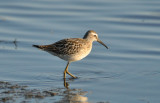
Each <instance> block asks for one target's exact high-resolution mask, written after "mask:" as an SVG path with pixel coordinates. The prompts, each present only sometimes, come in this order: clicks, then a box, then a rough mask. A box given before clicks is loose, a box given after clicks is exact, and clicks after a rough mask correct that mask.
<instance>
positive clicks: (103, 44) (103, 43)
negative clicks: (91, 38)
mask: <svg viewBox="0 0 160 103" xmlns="http://www.w3.org/2000/svg"><path fill="white" fill-rule="evenodd" d="M97 42H99V43H100V44H102V45H103V46H105V47H106V48H107V49H108V46H107V45H106V44H104V43H103V42H102V41H101V40H99V39H98V40H97Z"/></svg>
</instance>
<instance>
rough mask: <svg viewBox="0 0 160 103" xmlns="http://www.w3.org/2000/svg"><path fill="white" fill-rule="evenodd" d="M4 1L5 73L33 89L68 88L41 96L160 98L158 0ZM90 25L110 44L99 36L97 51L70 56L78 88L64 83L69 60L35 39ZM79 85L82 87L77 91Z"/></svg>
mask: <svg viewBox="0 0 160 103" xmlns="http://www.w3.org/2000/svg"><path fill="white" fill-rule="evenodd" d="M0 2H1V3H0V58H1V59H0V80H1V81H9V82H14V83H18V84H22V85H27V86H29V88H31V89H32V88H33V89H34V88H36V89H37V88H38V89H50V88H52V89H61V88H62V89H61V91H62V92H60V94H61V95H59V96H55V97H53V98H45V99H40V100H39V102H41V103H43V102H64V101H68V102H69V101H78V100H73V98H71V97H75V98H80V99H81V100H84V101H86V100H87V101H86V102H89V103H96V102H107V103H108V102H109V103H159V102H160V98H159V95H160V92H159V89H160V82H159V78H160V69H159V68H160V64H159V62H160V47H159V44H160V13H159V11H160V6H159V5H160V1H159V0H134V1H133V0H98V1H97V0H92V1H89V0H81V1H74V0H68V1H65V0H54V1H52V0H27V1H25V0H14V1H13V0H4V1H0ZM90 29H93V30H95V31H96V32H97V33H98V34H99V38H100V39H101V40H102V41H103V42H104V43H105V44H107V46H108V47H109V49H108V50H107V49H106V48H104V47H103V46H102V45H100V44H98V43H96V42H95V43H94V44H93V49H92V52H91V53H90V55H88V56H87V57H86V58H85V59H83V60H81V61H78V62H74V63H71V64H70V66H69V71H70V72H71V73H73V74H74V75H76V76H78V77H79V78H78V79H75V80H72V79H67V80H66V81H67V82H68V84H69V88H70V89H71V91H72V92H71V91H68V90H67V89H65V88H64V86H63V70H64V68H65V66H66V64H67V62H66V61H63V60H61V59H59V58H57V57H55V56H52V55H50V54H48V53H47V52H44V51H41V50H38V49H36V48H33V47H32V44H50V43H53V42H56V41H58V40H60V39H63V38H70V37H77V38H80V37H83V35H84V33H85V32H86V31H87V30H90ZM67 78H69V76H67ZM65 91H67V92H65ZM73 92H74V93H75V94H77V95H76V96H71V97H70V95H71V94H73ZM82 92H83V93H82ZM67 96H68V97H69V98H67ZM83 97H84V98H83ZM66 98H67V99H68V100H67V99H66ZM20 101H21V99H19V100H18V101H15V102H17V103H18V102H20ZM27 101H29V102H33V103H34V102H35V100H27Z"/></svg>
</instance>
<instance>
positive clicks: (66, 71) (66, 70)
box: [64, 62, 77, 78]
mask: <svg viewBox="0 0 160 103" xmlns="http://www.w3.org/2000/svg"><path fill="white" fill-rule="evenodd" d="M69 64H70V62H68V63H67V66H66V68H65V70H64V78H66V73H67V74H69V75H70V76H71V77H73V78H77V77H76V76H74V75H73V74H71V73H70V72H69V71H68V66H69Z"/></svg>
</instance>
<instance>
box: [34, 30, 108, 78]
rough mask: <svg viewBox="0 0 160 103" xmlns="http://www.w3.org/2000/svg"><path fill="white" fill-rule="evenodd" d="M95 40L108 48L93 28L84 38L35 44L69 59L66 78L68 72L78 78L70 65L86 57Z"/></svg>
mask: <svg viewBox="0 0 160 103" xmlns="http://www.w3.org/2000/svg"><path fill="white" fill-rule="evenodd" d="M93 41H97V42H99V43H100V44H102V45H103V46H105V47H106V48H107V49H108V47H107V46H106V45H105V44H104V43H103V42H102V41H101V40H100V39H99V38H98V34H97V33H96V32H95V31H93V30H89V31H87V32H86V33H85V35H84V37H83V39H82V38H69V39H63V40H60V41H58V42H55V43H53V44H50V45H33V46H34V47H37V48H39V49H42V50H44V51H47V52H49V53H51V54H53V55H55V56H57V57H59V58H61V59H63V60H66V61H68V63H67V66H66V68H65V70H64V78H66V73H67V74H69V75H70V76H72V77H73V78H77V77H76V76H74V75H73V74H71V73H70V72H69V71H68V66H69V64H70V63H71V62H74V61H78V60H81V59H83V58H84V57H86V56H87V55H88V54H89V53H90V52H91V49H92V43H93Z"/></svg>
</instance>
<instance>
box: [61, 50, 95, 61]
mask: <svg viewBox="0 0 160 103" xmlns="http://www.w3.org/2000/svg"><path fill="white" fill-rule="evenodd" d="M91 49H92V47H91V48H88V49H87V50H86V49H81V50H80V51H79V52H78V53H76V54H72V55H58V57H59V58H61V59H63V60H66V61H70V62H74V61H78V60H81V59H83V58H85V57H86V56H87V55H88V54H89V53H90V52H91Z"/></svg>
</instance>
